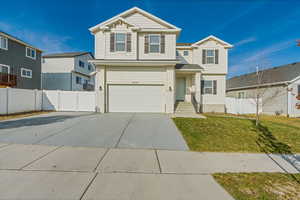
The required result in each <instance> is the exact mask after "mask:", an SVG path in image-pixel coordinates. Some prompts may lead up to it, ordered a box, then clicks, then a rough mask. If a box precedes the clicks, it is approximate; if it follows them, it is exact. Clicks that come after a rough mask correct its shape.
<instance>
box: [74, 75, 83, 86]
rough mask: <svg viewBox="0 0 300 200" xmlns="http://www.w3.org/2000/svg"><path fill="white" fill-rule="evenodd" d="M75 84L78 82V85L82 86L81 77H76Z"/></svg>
mask: <svg viewBox="0 0 300 200" xmlns="http://www.w3.org/2000/svg"><path fill="white" fill-rule="evenodd" d="M77 79H78V80H79V81H77ZM75 82H76V84H77V85H82V78H81V77H80V76H76V78H75Z"/></svg>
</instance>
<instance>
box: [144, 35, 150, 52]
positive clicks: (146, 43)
mask: <svg viewBox="0 0 300 200" xmlns="http://www.w3.org/2000/svg"><path fill="white" fill-rule="evenodd" d="M144 47H145V49H144V51H145V53H149V35H145V45H144Z"/></svg>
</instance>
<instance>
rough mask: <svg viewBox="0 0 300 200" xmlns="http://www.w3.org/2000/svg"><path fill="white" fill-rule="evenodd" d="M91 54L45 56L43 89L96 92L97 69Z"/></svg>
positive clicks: (74, 53)
mask: <svg viewBox="0 0 300 200" xmlns="http://www.w3.org/2000/svg"><path fill="white" fill-rule="evenodd" d="M91 59H94V56H93V55H92V54H91V53H90V52H70V53H58V54H49V55H44V56H43V61H42V77H43V80H42V87H43V89H46V90H68V91H81V90H94V85H95V78H94V74H95V73H94V72H95V67H94V65H93V64H91V63H88V60H91Z"/></svg>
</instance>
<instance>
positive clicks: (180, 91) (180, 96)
mask: <svg viewBox="0 0 300 200" xmlns="http://www.w3.org/2000/svg"><path fill="white" fill-rule="evenodd" d="M185 88H186V85H185V78H176V100H177V101H184V99H185Z"/></svg>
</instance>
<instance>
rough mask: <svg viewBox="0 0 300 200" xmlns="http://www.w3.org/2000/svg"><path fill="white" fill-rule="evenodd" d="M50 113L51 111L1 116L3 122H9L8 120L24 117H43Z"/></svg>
mask: <svg viewBox="0 0 300 200" xmlns="http://www.w3.org/2000/svg"><path fill="white" fill-rule="evenodd" d="M46 113H49V111H36V112H26V113H16V114H10V115H0V121H1V120H8V119H17V118H22V117H30V116H34V115H41V114H46Z"/></svg>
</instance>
